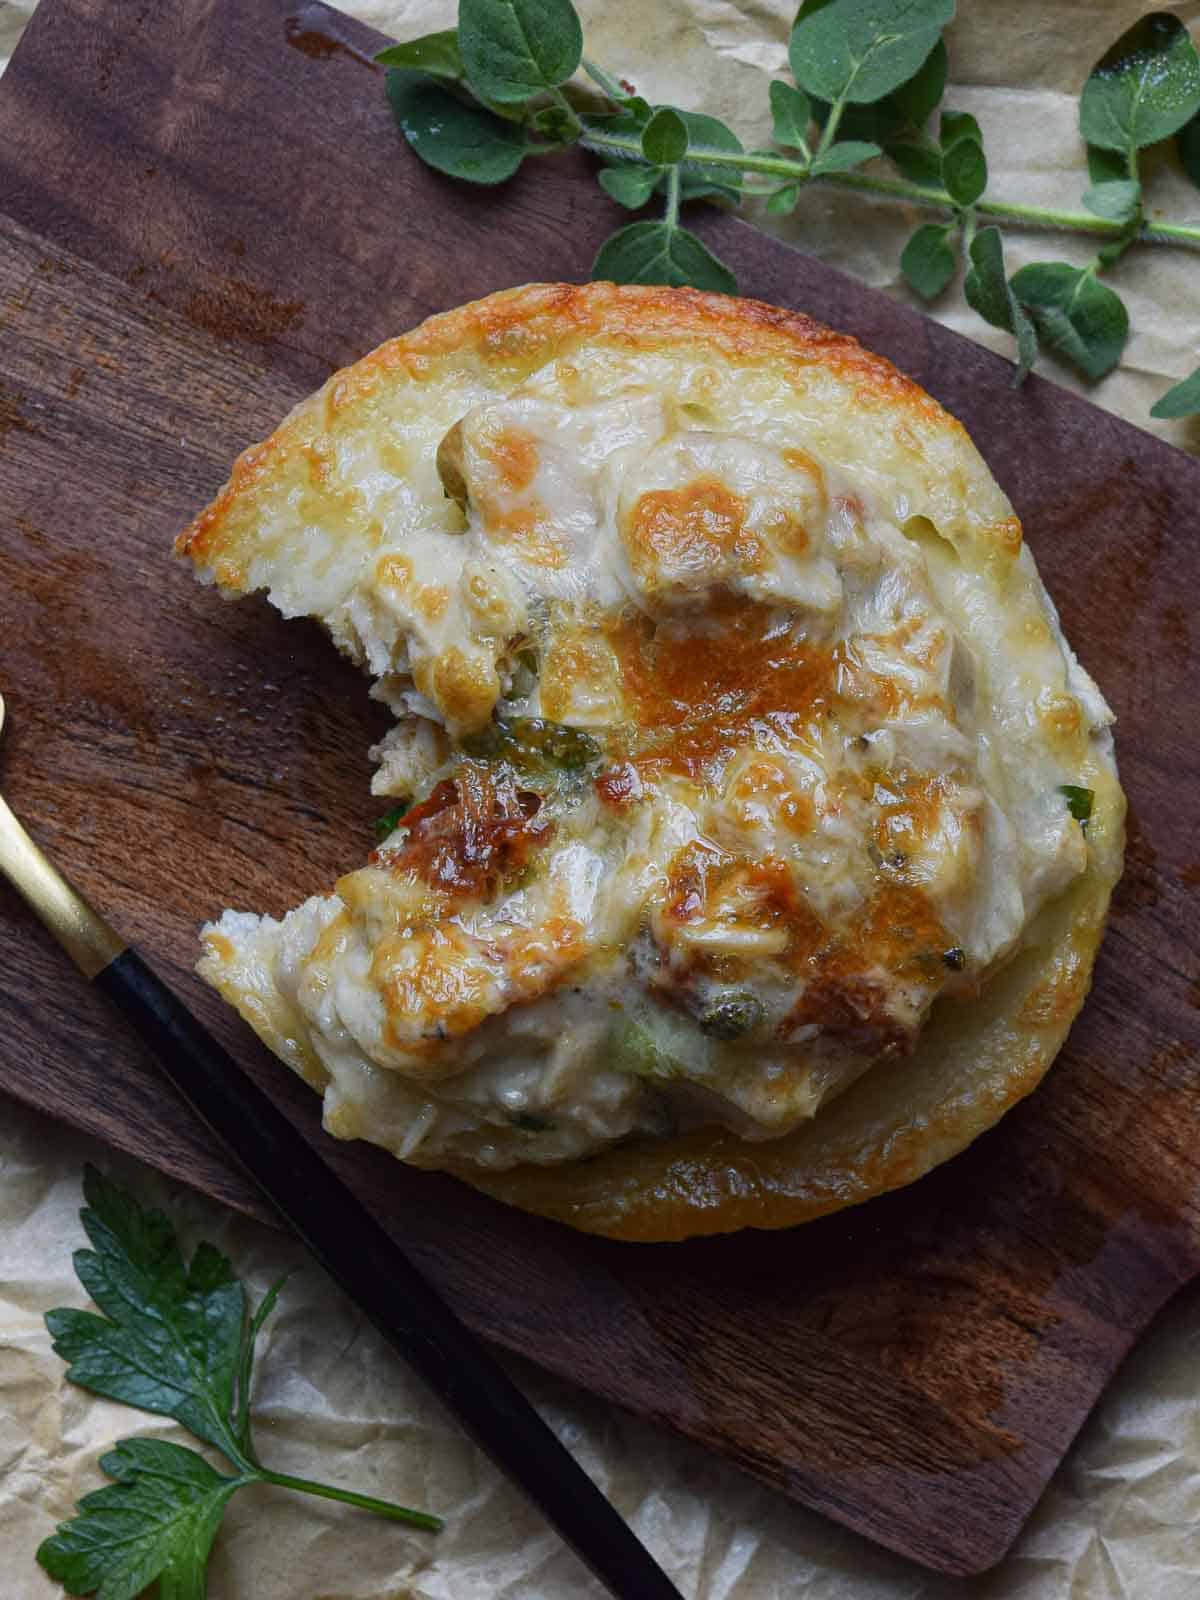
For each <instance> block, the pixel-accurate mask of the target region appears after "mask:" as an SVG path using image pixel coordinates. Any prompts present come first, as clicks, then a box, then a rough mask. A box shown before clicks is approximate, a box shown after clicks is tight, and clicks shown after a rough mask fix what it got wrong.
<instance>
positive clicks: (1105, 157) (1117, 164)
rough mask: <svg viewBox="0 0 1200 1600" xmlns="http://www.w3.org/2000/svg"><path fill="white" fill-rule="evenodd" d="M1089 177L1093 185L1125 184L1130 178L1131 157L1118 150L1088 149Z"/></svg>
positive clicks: (1090, 147)
mask: <svg viewBox="0 0 1200 1600" xmlns="http://www.w3.org/2000/svg"><path fill="white" fill-rule="evenodd" d="M1087 164H1088V177H1089V178H1090V179H1091V180H1092V182H1093V183H1123V182H1124V181H1125V179H1126V178H1128V176H1129V156H1128V155H1127V154H1124V153H1121V152H1118V151H1116V150H1101V149H1099V148H1098V147H1097V146H1096V145H1094V144H1090V145H1088V147H1087Z"/></svg>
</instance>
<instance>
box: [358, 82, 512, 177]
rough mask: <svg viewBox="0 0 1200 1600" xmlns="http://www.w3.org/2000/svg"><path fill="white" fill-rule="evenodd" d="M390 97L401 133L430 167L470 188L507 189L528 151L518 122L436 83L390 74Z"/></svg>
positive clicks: (388, 94) (388, 84) (388, 86)
mask: <svg viewBox="0 0 1200 1600" xmlns="http://www.w3.org/2000/svg"><path fill="white" fill-rule="evenodd" d="M387 96H388V99H389V100H390V101H391V106H392V112H393V114H394V116H395V118H396V121H397V122H398V123H399V125H400V132H401V133H402V134H403V135H404V137H405V138H406V139H407V140H408V143H409V145H410V147H411V148H412V150H413V151H414V153H415V154H416V155H418V156H420V158H421V160H422V161H424V162H425V164H426V165H427V166H430V167H434V168H436V169H437V171H438V172H444V173H446V174H447V175H448V176H449V177H451V178H465V179H466V180H467V182H468V183H485V184H492V183H503V182H504V181H505V179H506V178H511V177H512V175H513V173H514V172H516V170H517V168H518V167H519V166H520V165H521V162H522V160H523V159H524V157H525V152H526V150H527V149H528V144H527V141H526V137H525V132H524V130H523V129H522V128H521V127H520V125H519V124H517V123H515V122H505V121H504V120H503V118H501V117H497V116H494V115H493V114H492V113H491V112H490V111H485V110H484V108H483V107H482V106H476V105H470V104H468V103H466V102H465V101H462V100H459V99H457V98H456V97H455V96H454V95H452V94H449V93H447V91H446V90H445V89H443V88H442V87H441V86H440V85H439V84H437V83H435V82H434V81H433V79H432V78H424V77H418V76H417V75H415V74H414V73H411V72H399V71H397V70H396V69H395V68H391V69H390V70H389V71H388V75H387Z"/></svg>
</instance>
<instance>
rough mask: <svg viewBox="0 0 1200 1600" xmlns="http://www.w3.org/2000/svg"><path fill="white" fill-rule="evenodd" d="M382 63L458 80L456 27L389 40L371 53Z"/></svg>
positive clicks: (461, 70)
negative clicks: (401, 41)
mask: <svg viewBox="0 0 1200 1600" xmlns="http://www.w3.org/2000/svg"><path fill="white" fill-rule="evenodd" d="M375 60H376V61H378V63H379V64H380V66H382V67H402V68H404V69H405V71H407V72H426V73H428V74H429V76H430V77H431V78H445V79H447V80H448V81H450V82H452V83H459V82H461V81H462V79H463V78H464V77H465V76H466V69H465V68H464V66H463V59H462V55H461V53H460V52H459V48H458V29H457V28H445V29H443V30H442V32H441V33H427V34H424V35H423V36H422V37H421V38H420V39H410V40H408V42H407V43H406V44H389V45H388V46H387V48H386V49H385V50H381V51H380V52H379V53H378V55H377V56H376V57H375Z"/></svg>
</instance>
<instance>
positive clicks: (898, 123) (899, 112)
mask: <svg viewBox="0 0 1200 1600" xmlns="http://www.w3.org/2000/svg"><path fill="white" fill-rule="evenodd" d="M946 71H947V57H946V45H945V41H944V40H942V39H939V40H938V42H937V44H936V45H935V46H934V47H933V49H932V51H931V52H930V54H929V57H928V59H927V60H926V62H925V65H924V66H923V67H922V68H921V69H920V71H919V72H916V73H914V75H913V76H912V77H911V78H910V79H909V80H908V82H907V83H902V84H901V85H900V87H899V88H898V89H896V90H894V91H893V92H892V93H891V94H887V95H884V97H883V99H882V100H876V101H874V102H873V104H871V105H848V106H846V107H845V109H844V110H843V112H842V120H841V122H840V124H839V125H838V132H839V133H840V134H841V136H842V137H843V138H844V139H867V140H869V141H870V142H871V143H872V144H889V143H891V142H894V141H896V140H899V139H909V138H911V137H913V136H915V135H919V134H920V133H921V131H922V129H923V128H924V126H925V124H926V123H927V122H928V121H929V118H930V115H931V114H932V112H933V110H934V107H935V106H937V104H938V102H939V101H940V100H941V98H942V96H943V94H944V93H945V92H946ZM829 111H830V106H829V102H828V101H827V100H815V101H814V102H813V106H812V112H813V120H814V121H815V122H816V123H817V124H818V125H819V126H820V127H822V128H823V127H824V126H825V124H826V122H827V121H828V120H829Z"/></svg>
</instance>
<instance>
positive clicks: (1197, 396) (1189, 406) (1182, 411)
mask: <svg viewBox="0 0 1200 1600" xmlns="http://www.w3.org/2000/svg"><path fill="white" fill-rule="evenodd" d="M1198 414H1200V367H1197V368H1196V370H1195V372H1193V373H1192V375H1191V377H1190V378H1184V380H1183V382H1182V383H1177V384H1176V385H1175V386H1174V388H1172V389H1168V390H1167V392H1166V394H1164V395H1163V396H1162V397H1161V399H1159V400H1157V401H1156V402H1155V404H1154V405H1152V406H1151V407H1150V415H1151V416H1152V417H1158V418H1159V419H1160V421H1161V420H1163V419H1169V418H1173V417H1194V416H1196V415H1198Z"/></svg>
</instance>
